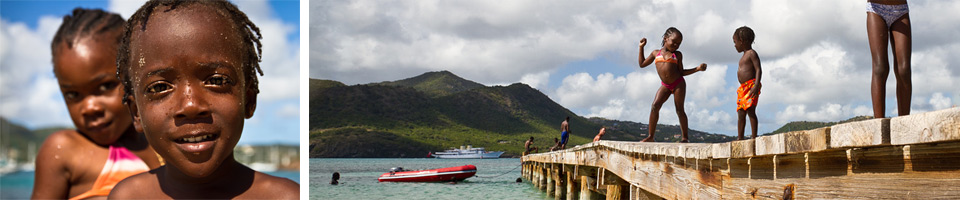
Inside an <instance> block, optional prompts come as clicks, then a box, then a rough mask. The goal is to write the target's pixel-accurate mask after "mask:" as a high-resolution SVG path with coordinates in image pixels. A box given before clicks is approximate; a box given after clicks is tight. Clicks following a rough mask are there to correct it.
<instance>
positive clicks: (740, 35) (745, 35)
mask: <svg viewBox="0 0 960 200" xmlns="http://www.w3.org/2000/svg"><path fill="white" fill-rule="evenodd" d="M733 34H734V35H737V39H739V40H740V42H743V43H744V44H753V39H754V37H756V36H755V35H754V34H753V29H751V28H750V27H747V26H741V27H740V28H737V30H736V31H733Z"/></svg>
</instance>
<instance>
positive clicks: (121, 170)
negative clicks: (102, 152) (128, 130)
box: [70, 145, 150, 199]
mask: <svg viewBox="0 0 960 200" xmlns="http://www.w3.org/2000/svg"><path fill="white" fill-rule="evenodd" d="M149 170H150V168H149V167H147V164H146V163H144V162H143V160H141V159H140V157H137V155H136V154H133V152H130V150H127V148H125V147H122V146H113V145H110V155H109V157H107V163H106V164H104V165H103V170H101V171H100V176H97V180H96V181H95V182H93V188H91V189H90V191H87V192H84V193H83V194H80V195H77V196H75V197H73V198H70V199H86V198H90V197H94V196H107V195H108V194H110V190H112V189H113V186H115V185H117V183H119V182H120V181H121V180H123V179H124V178H127V177H129V176H132V175H134V174H139V173H141V172H146V171H149Z"/></svg>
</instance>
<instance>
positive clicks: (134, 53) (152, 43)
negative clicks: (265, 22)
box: [109, 0, 300, 199]
mask: <svg viewBox="0 0 960 200" xmlns="http://www.w3.org/2000/svg"><path fill="white" fill-rule="evenodd" d="M260 38H261V36H260V31H259V28H257V26H256V25H254V24H253V23H252V22H250V20H249V19H248V18H247V16H246V14H244V13H243V12H241V11H239V10H238V9H237V7H236V6H234V5H233V4H231V3H229V2H226V1H223V0H219V1H149V2H147V3H146V4H145V5H143V6H142V7H140V9H138V10H137V12H136V13H134V14H133V16H132V17H130V20H129V21H128V22H127V25H126V26H125V33H124V35H123V40H122V42H121V44H120V50H119V53H118V57H117V71H118V72H119V73H118V76H120V79H121V80H122V83H123V85H124V86H125V88H126V91H125V92H126V99H125V100H126V101H125V103H126V105H127V106H128V107H129V108H130V112H131V114H132V116H133V124H134V127H136V129H137V130H138V131H142V132H143V133H144V134H146V136H147V141H149V142H150V146H152V147H153V148H154V149H156V151H157V153H158V154H159V155H160V157H162V158H163V160H164V161H165V162H166V165H164V166H162V167H160V168H158V169H155V170H151V171H149V172H147V173H141V174H138V175H134V176H131V177H130V178H127V179H125V180H123V181H122V182H120V183H119V184H117V186H116V188H114V190H113V191H112V192H111V193H110V196H109V198H117V199H131V198H146V199H171V198H173V199H207V198H213V199H234V198H237V199H298V198H299V187H300V186H299V185H298V184H297V183H295V182H293V181H291V180H289V179H285V178H279V177H274V176H271V175H267V174H264V173H260V172H257V171H254V170H252V169H250V168H248V167H247V166H244V165H243V164H240V163H239V162H237V160H236V159H235V158H234V155H233V149H234V147H236V145H237V142H238V141H239V139H240V136H241V134H242V130H243V122H244V119H245V118H250V117H253V113H254V110H255V108H256V102H257V93H258V92H259V91H258V86H257V85H258V83H257V75H258V72H260V66H259V62H260V55H261V54H260V53H261V50H260ZM259 74H262V73H259Z"/></svg>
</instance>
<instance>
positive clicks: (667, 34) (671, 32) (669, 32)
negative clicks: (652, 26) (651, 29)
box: [660, 27, 683, 47]
mask: <svg viewBox="0 0 960 200" xmlns="http://www.w3.org/2000/svg"><path fill="white" fill-rule="evenodd" d="M674 34H678V35H679V36H680V37H683V33H680V29H677V28H676V27H670V28H667V32H664V33H663V41H660V46H661V47H662V46H663V45H664V44H666V43H667V37H670V36H671V35H674Z"/></svg>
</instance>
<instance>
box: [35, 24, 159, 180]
mask: <svg viewBox="0 0 960 200" xmlns="http://www.w3.org/2000/svg"><path fill="white" fill-rule="evenodd" d="M123 23H124V20H123V18H122V17H120V15H117V14H114V13H108V12H104V11H103V10H99V9H97V10H92V9H82V8H77V9H74V10H73V13H72V15H67V16H64V17H63V24H61V25H60V28H59V29H58V30H57V33H56V35H54V38H53V42H52V44H51V45H50V47H51V51H52V53H53V74H54V75H56V77H57V82H58V84H59V85H60V91H61V93H62V94H63V100H64V101H65V103H66V105H67V111H69V113H70V119H72V120H73V125H75V126H76V127H77V129H76V130H63V131H58V132H56V133H53V134H51V135H50V136H48V137H47V139H46V141H44V142H43V145H42V146H40V152H39V153H38V154H37V163H36V173H35V175H34V176H35V178H34V180H35V182H34V186H33V194H32V197H31V198H33V199H66V198H70V199H86V198H97V197H100V198H103V197H106V196H107V194H109V193H110V190H111V189H113V187H114V185H116V184H117V183H118V182H120V180H123V179H124V178H126V177H128V176H131V175H134V174H137V173H141V172H146V171H147V170H150V169H152V168H157V167H159V166H160V161H159V160H157V156H156V155H155V153H154V151H153V149H152V148H150V146H149V145H148V144H147V139H146V137H144V135H143V134H142V133H138V132H137V131H136V130H134V128H133V123H132V122H131V118H130V111H128V110H127V107H126V106H124V105H123V103H122V99H123V86H122V85H120V80H119V79H117V67H116V66H117V65H116V61H117V46H118V44H119V43H120V36H121V35H122V33H123Z"/></svg>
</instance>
